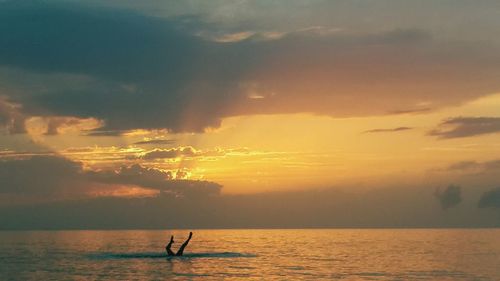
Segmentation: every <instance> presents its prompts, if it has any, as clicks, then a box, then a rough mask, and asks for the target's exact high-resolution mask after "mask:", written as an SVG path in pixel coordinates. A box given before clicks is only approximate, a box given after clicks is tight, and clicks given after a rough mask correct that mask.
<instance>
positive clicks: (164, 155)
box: [140, 146, 248, 160]
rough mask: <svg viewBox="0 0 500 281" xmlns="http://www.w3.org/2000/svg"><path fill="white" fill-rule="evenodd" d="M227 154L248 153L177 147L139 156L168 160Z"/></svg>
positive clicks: (152, 151) (147, 158)
mask: <svg viewBox="0 0 500 281" xmlns="http://www.w3.org/2000/svg"><path fill="white" fill-rule="evenodd" d="M227 153H248V150H246V149H241V148H233V149H222V148H214V149H211V150H197V149H195V148H194V147H192V146H179V147H174V148H168V149H160V148H156V149H153V150H151V151H148V152H146V153H144V154H142V155H141V156H140V158H142V159H144V160H154V159H170V158H177V157H203V156H206V157H216V156H224V155H226V154H227Z"/></svg>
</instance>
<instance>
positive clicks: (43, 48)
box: [0, 1, 500, 134]
mask: <svg viewBox="0 0 500 281" xmlns="http://www.w3.org/2000/svg"><path fill="white" fill-rule="evenodd" d="M0 21H1V22H2V23H3V24H2V25H1V26H0V33H1V34H2V35H3V36H2V40H1V41H0V65H1V66H3V67H4V68H6V69H7V71H14V70H15V75H14V76H17V78H16V79H11V78H12V77H10V76H9V78H8V79H7V78H5V77H3V78H2V77H0V80H5V81H10V82H9V83H10V84H11V85H10V87H11V88H12V89H14V90H13V91H11V92H9V94H8V95H9V96H10V98H12V99H13V100H14V101H16V102H19V103H20V104H22V105H23V112H24V113H25V114H27V115H44V116H51V115H56V116H73V117H78V118H89V117H94V118H97V119H99V120H103V121H104V122H105V125H104V127H103V128H101V129H100V131H101V132H104V131H106V132H116V131H122V130H131V129H138V128H144V129H158V128H167V129H170V130H172V131H184V132H186V131H190V132H201V131H204V130H205V129H206V128H210V127H218V126H220V122H221V118H224V117H229V116H236V115H247V114H276V113H298V112H309V113H316V114H322V115H329V116H367V115H374V114H387V112H397V111H398V110H400V109H401V108H403V109H405V111H421V110H424V109H425V108H422V105H421V104H422V101H426V102H428V103H430V104H432V106H433V108H438V107H440V106H444V105H450V104H457V103H460V102H463V101H466V100H471V99H474V98H477V97H479V96H482V95H485V94H488V93H491V92H494V91H497V90H498V89H500V81H498V79H497V77H498V73H499V72H500V60H499V55H498V54H499V52H498V50H497V49H496V47H495V46H494V45H491V44H490V45H486V44H481V43H474V42H469V43H464V42H446V41H440V40H439V38H437V39H436V38H432V37H431V36H429V33H428V32H425V31H422V30H418V29H408V30H404V29H396V30H392V31H391V30H390V31H388V32H382V33H356V32H347V31H342V32H332V31H331V30H329V29H327V28H326V29H325V28H314V29H311V28H309V29H307V28H305V29H298V30H297V31H288V32H285V33H283V34H281V35H280V36H277V37H274V38H268V37H266V35H265V34H266V33H265V32H262V31H258V32H257V31H256V32H255V33H254V35H252V36H250V37H248V38H246V39H243V40H239V41H238V40H236V41H234V42H225V43H224V42H215V41H213V40H211V39H210V38H207V37H204V36H201V35H200V33H199V31H200V30H207V29H210V28H213V27H211V26H210V25H209V24H208V23H207V22H204V21H202V20H200V19H199V18H197V17H196V16H191V17H171V18H159V17H153V16H145V15H140V14H136V13H133V12H130V11H126V10H120V9H108V8H88V7H83V6H79V5H76V4H69V3H65V4H64V3H58V2H52V1H44V2H34V1H33V2H31V1H29V2H25V1H21V2H20V1H4V2H1V3H0ZM209 31H210V30H209ZM61 74H65V75H70V76H71V75H73V76H71V77H69V76H68V77H66V78H67V79H68V80H64V79H53V78H50V77H53V76H58V77H59V76H60V75H61ZM37 75H38V77H45V78H43V79H42V78H39V79H41V81H38V82H37V83H34V82H31V81H30V80H29V79H28V77H31V76H37ZM82 77H85V79H82ZM30 79H31V78H30ZM12 81H18V82H12ZM72 81H78V83H72ZM82 81H84V82H82ZM30 87H31V88H30ZM26 88H30V90H29V91H27V90H26ZM23 89H24V90H23ZM443 89H445V91H444V90H443ZM254 97H259V98H254ZM359 101H363V102H359ZM97 134H101V133H100V132H99V133H97Z"/></svg>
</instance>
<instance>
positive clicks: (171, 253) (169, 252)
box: [165, 235, 175, 256]
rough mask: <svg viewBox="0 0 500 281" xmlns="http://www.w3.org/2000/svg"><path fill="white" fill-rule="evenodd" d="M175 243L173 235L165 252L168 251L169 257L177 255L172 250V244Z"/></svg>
mask: <svg viewBox="0 0 500 281" xmlns="http://www.w3.org/2000/svg"><path fill="white" fill-rule="evenodd" d="M173 243H174V236H173V235H172V236H171V237H170V242H168V245H167V246H166V247H165V250H167V254H168V255H169V256H175V253H174V252H172V250H171V249H170V248H171V247H172V244H173Z"/></svg>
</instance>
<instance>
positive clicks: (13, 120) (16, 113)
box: [0, 96, 26, 134]
mask: <svg viewBox="0 0 500 281" xmlns="http://www.w3.org/2000/svg"><path fill="white" fill-rule="evenodd" d="M25 121H26V117H25V116H24V115H23V114H22V113H21V106H20V105H19V104H15V103H12V102H9V101H8V99H6V98H4V97H2V96H0V127H4V128H6V129H7V131H8V132H9V133H10V134H21V133H25V132H26V127H25V126H24V122H25Z"/></svg>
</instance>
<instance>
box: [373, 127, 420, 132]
mask: <svg viewBox="0 0 500 281" xmlns="http://www.w3.org/2000/svg"><path fill="white" fill-rule="evenodd" d="M412 129H413V128H410V127H397V128H391V129H372V130H368V131H364V132H363V133H391V132H401V131H408V130H412Z"/></svg>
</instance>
